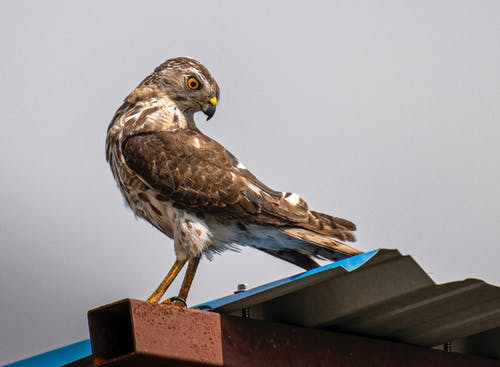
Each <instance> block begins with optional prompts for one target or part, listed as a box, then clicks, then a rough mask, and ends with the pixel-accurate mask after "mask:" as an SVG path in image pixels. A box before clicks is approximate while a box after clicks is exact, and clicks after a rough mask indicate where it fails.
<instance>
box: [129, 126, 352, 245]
mask: <svg viewBox="0 0 500 367" xmlns="http://www.w3.org/2000/svg"><path fill="white" fill-rule="evenodd" d="M122 152H123V155H124V158H125V162H126V163H127V165H128V166H129V167H130V168H131V169H132V170H133V171H134V172H135V173H136V174H137V175H139V177H140V178H141V179H142V180H143V181H144V182H145V183H146V184H147V185H149V186H151V187H152V188H154V189H155V190H157V191H158V192H159V194H160V195H162V196H164V197H165V198H166V199H169V200H171V201H172V202H173V203H174V205H175V206H176V207H180V208H186V209H191V210H193V211H197V212H202V213H213V214H216V215H217V216H219V217H223V218H227V219H238V220H240V221H242V222H243V223H254V224H263V225H273V226H277V227H281V228H282V231H283V232H284V233H286V234H288V235H290V236H292V237H296V238H299V239H303V240H305V241H307V242H311V243H315V244H316V245H318V246H322V247H338V246H337V245H336V242H332V241H331V240H328V239H327V238H324V239H323V238H322V237H324V236H327V237H333V238H337V239H340V240H342V241H353V240H354V235H353V234H352V231H354V230H355V225H354V224H353V223H351V222H350V221H348V220H345V219H342V218H336V217H331V216H329V215H327V214H322V213H317V212H314V211H310V210H309V209H308V207H307V204H306V202H305V201H304V200H303V199H302V198H300V197H299V196H298V195H296V194H292V193H289V192H281V191H276V190H273V189H271V188H269V187H268V186H266V185H265V184H264V183H262V182H261V181H259V180H258V179H257V178H256V177H255V176H254V175H253V174H252V173H251V172H250V171H248V170H247V169H246V168H244V166H243V165H241V164H240V163H239V162H238V160H237V159H236V158H235V157H234V156H233V155H232V154H231V153H230V152H228V151H227V150H226V149H225V148H224V147H223V146H222V145H220V144H219V143H217V142H216V141H215V140H213V139H211V138H209V137H207V136H206V135H203V134H202V133H201V132H200V131H198V130H194V129H190V130H188V129H179V130H176V131H163V132H148V133H140V134H137V135H132V136H130V137H128V138H126V139H125V141H124V142H123V143H122ZM320 239H321V241H320ZM325 241H326V242H325ZM343 252H347V250H346V251H343ZM347 253H348V252H347Z"/></svg>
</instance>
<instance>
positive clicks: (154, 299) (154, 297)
mask: <svg viewBox="0 0 500 367" xmlns="http://www.w3.org/2000/svg"><path fill="white" fill-rule="evenodd" d="M184 264H186V260H182V261H181V260H175V263H174V265H172V267H171V268H170V270H169V271H168V273H167V275H165V278H164V279H163V280H162V282H161V283H160V285H158V287H157V288H156V289H155V291H154V292H153V293H151V295H150V296H149V298H148V299H147V302H150V303H158V301H159V300H160V299H161V297H163V295H164V294H165V292H166V291H167V289H168V287H169V286H170V284H172V282H173V281H174V279H175V277H176V276H177V274H179V272H180V271H181V270H182V268H183V267H184ZM190 264H191V263H190Z"/></svg>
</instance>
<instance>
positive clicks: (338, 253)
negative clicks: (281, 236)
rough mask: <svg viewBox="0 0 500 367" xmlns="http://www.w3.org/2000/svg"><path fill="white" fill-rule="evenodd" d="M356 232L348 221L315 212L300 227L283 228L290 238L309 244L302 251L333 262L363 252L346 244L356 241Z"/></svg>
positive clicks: (311, 212)
mask: <svg viewBox="0 0 500 367" xmlns="http://www.w3.org/2000/svg"><path fill="white" fill-rule="evenodd" d="M355 230H356V225H355V224H354V223H352V222H350V221H348V220H347V219H343V218H338V217H332V216H330V215H328V214H324V213H318V212H315V211H310V212H309V216H308V220H307V221H306V222H303V223H300V225H299V226H296V227H295V226H294V227H285V228H281V231H282V232H284V233H285V234H287V235H288V236H290V237H293V238H297V239H300V240H302V241H304V242H307V243H308V244H309V245H306V246H305V247H304V248H302V251H304V252H306V253H307V254H308V255H310V256H313V257H319V258H323V259H328V260H332V261H335V260H339V259H342V258H345V257H347V256H352V255H356V254H360V253H361V252H362V251H360V250H357V249H355V248H354V247H351V246H349V245H347V244H345V243H344V241H346V242H354V241H356V237H355V236H354V234H353V233H352V232H353V231H355Z"/></svg>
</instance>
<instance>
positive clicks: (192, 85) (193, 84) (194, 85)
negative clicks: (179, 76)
mask: <svg viewBox="0 0 500 367" xmlns="http://www.w3.org/2000/svg"><path fill="white" fill-rule="evenodd" d="M187 86H188V88H189V89H191V90H197V89H200V86H201V84H200V82H199V81H198V79H196V78H195V77H194V76H192V77H190V78H189V79H188V80H187Z"/></svg>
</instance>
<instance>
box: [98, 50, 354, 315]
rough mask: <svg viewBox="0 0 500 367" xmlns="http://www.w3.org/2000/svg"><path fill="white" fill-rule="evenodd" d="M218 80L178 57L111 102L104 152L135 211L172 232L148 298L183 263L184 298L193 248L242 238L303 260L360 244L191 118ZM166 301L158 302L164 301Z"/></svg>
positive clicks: (309, 262) (209, 107)
mask: <svg viewBox="0 0 500 367" xmlns="http://www.w3.org/2000/svg"><path fill="white" fill-rule="evenodd" d="M218 101H219V86H218V85H217V82H216V81H215V79H214V78H213V77H212V75H211V74H210V72H209V71H208V70H207V69H206V68H205V67H204V66H203V65H202V64H201V63H199V62H198V61H196V60H194V59H192V58H189V57H178V58H173V59H169V60H167V61H165V62H164V63H163V64H161V65H160V66H158V67H157V68H156V69H155V70H154V71H153V72H152V73H151V74H150V75H149V76H147V77H146V78H145V79H144V80H143V81H142V82H141V83H140V84H139V86H138V87H137V88H135V89H134V90H133V91H132V92H131V93H130V94H129V95H128V96H127V97H126V98H125V101H124V103H123V104H122V105H121V107H120V108H119V109H118V110H117V111H116V113H115V115H114V117H113V119H112V121H111V123H110V125H109V128H108V131H107V138H106V158H107V161H108V162H109V164H110V166H111V171H112V172H113V176H114V178H115V180H116V181H117V183H118V187H119V188H120V190H121V192H122V194H123V196H124V197H125V201H126V202H127V204H128V205H129V206H130V208H131V209H132V211H133V212H134V213H135V215H136V216H138V217H140V218H143V219H145V220H146V221H148V222H149V223H151V224H152V225H153V226H154V227H156V228H157V229H158V230H160V231H161V232H163V233H164V234H165V235H167V236H168V237H170V238H173V239H174V249H175V256H176V260H175V263H174V264H173V266H172V267H171V268H170V270H169V272H168V273H167V275H166V276H165V278H164V280H163V281H162V282H161V283H160V284H159V286H158V287H157V289H156V290H155V291H154V292H153V293H152V294H151V296H150V297H149V298H148V301H149V302H153V303H158V302H159V301H160V300H161V298H162V297H163V295H164V294H165V292H166V290H167V288H168V287H169V286H170V284H171V283H172V281H173V280H174V279H175V277H176V276H177V275H178V273H179V271H180V270H181V269H182V268H183V267H184V265H185V264H186V263H188V268H187V271H186V275H185V277H184V281H183V283H182V285H181V289H180V292H179V294H178V297H173V298H171V299H169V300H170V303H173V304H176V305H179V306H185V305H186V298H187V295H188V292H189V288H190V287H191V283H192V281H193V278H194V275H195V273H196V268H197V266H198V263H199V260H200V257H201V256H202V255H203V254H204V255H206V257H207V258H209V259H210V258H211V257H212V256H213V254H214V253H220V252H222V251H224V250H226V249H235V248H236V247H238V246H252V247H255V248H257V249H259V250H261V251H264V252H266V253H268V254H270V255H273V256H276V257H278V258H280V259H282V260H285V261H288V262H290V263H293V264H295V265H297V266H299V267H302V268H304V269H311V268H314V267H317V266H318V263H317V262H316V261H315V260H314V259H315V258H319V259H328V260H332V261H334V260H338V259H341V258H344V257H346V256H349V255H354V254H358V253H360V251H358V250H356V249H354V248H352V247H350V246H348V245H346V244H345V243H344V242H345V241H354V240H355V238H354V235H353V233H352V232H353V231H354V230H355V229H356V227H355V225H354V224H353V223H352V222H350V221H348V220H346V219H342V218H338V217H333V216H330V215H327V214H323V213H319V212H315V211H312V210H309V208H308V206H307V204H306V202H305V201H304V200H303V199H302V198H301V197H300V196H299V195H297V194H295V193H291V192H282V191H276V190H273V189H271V188H269V187H268V186H266V185H265V184H264V183H262V182H261V181H259V180H258V179H257V178H256V177H255V176H254V175H253V174H252V173H251V172H250V171H249V170H247V169H246V168H245V166H244V165H243V164H242V163H240V162H239V161H238V159H237V158H236V157H235V156H234V155H232V154H231V153H230V152H229V151H227V150H226V149H225V148H224V147H223V146H222V145H220V144H219V143H217V142H216V141H215V140H213V139H211V138H209V137H208V136H206V135H204V134H203V133H202V132H201V131H200V130H198V128H197V127H196V125H195V122H194V118H193V115H194V114H195V113H196V112H198V111H202V112H203V113H205V114H206V115H207V116H208V117H207V120H209V119H210V118H212V116H213V115H214V113H215V109H216V106H217V103H218ZM169 300H167V301H166V302H168V301H169Z"/></svg>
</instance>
